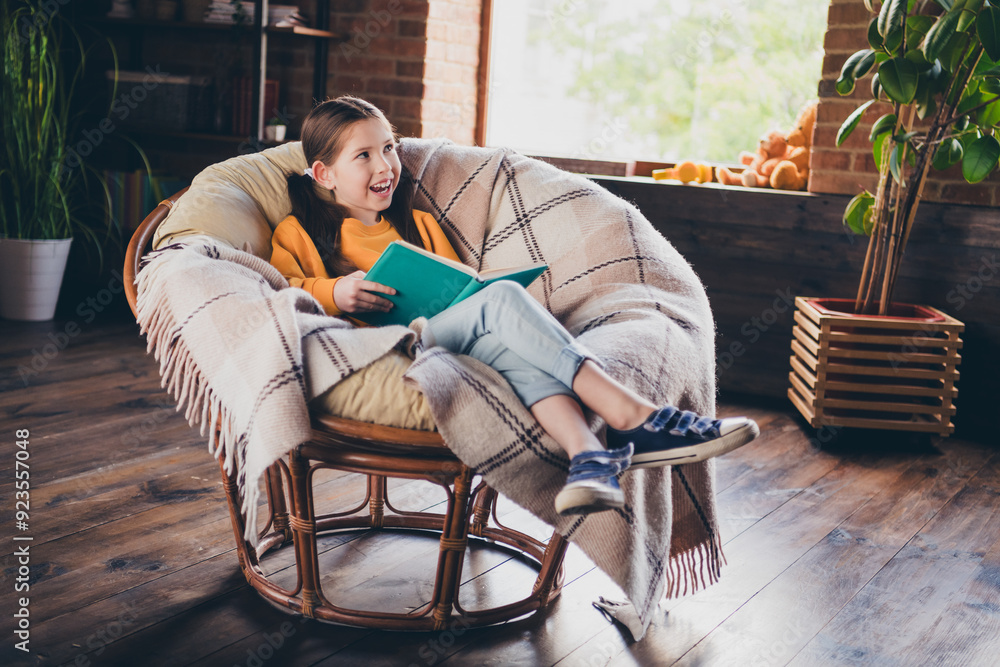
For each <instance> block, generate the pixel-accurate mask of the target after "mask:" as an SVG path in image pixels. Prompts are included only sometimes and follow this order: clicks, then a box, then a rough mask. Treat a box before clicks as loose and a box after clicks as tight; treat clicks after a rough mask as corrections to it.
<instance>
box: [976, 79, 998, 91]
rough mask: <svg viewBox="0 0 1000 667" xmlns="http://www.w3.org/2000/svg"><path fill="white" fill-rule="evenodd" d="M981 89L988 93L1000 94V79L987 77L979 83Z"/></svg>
mask: <svg viewBox="0 0 1000 667" xmlns="http://www.w3.org/2000/svg"><path fill="white" fill-rule="evenodd" d="M979 90H981V91H982V92H984V93H986V94H987V95H1000V80H998V79H986V80H984V81H983V82H982V83H981V84H979Z"/></svg>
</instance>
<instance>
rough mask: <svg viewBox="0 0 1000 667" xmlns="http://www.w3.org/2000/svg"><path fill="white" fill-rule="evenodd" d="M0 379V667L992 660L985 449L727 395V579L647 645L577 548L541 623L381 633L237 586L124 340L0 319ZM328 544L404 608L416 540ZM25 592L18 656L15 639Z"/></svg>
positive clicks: (994, 545)
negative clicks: (752, 434) (827, 420)
mask: <svg viewBox="0 0 1000 667" xmlns="http://www.w3.org/2000/svg"><path fill="white" fill-rule="evenodd" d="M68 325H72V326H68ZM0 368H2V375H0V378H2V379H0V410H2V414H3V429H2V431H3V438H4V440H3V445H2V450H0V451H2V452H4V454H5V456H4V458H5V460H4V461H3V462H0V468H2V469H3V472H2V475H0V488H2V489H3V495H2V497H3V498H4V507H3V508H2V512H0V517H2V520H0V526H3V531H4V533H5V537H4V544H5V545H6V546H5V547H4V562H3V568H4V581H3V587H4V589H3V593H2V600H3V609H2V610H0V612H2V616H3V618H4V619H5V621H4V632H3V637H4V639H3V648H2V652H0V664H4V665H12V664H18V665H20V664H25V665H29V664H32V665H33V664H41V665H57V664H75V665H142V666H143V667H151V666H154V665H171V666H174V665H188V664H195V665H206V666H207V665H213V666H214V665H226V666H229V665H248V666H257V667H260V666H262V665H432V664H444V665H455V666H457V665H484V664H490V665H552V664H558V665H568V666H572V665H606V664H610V665H669V664H674V663H678V664H684V665H758V664H759V665H786V664H788V665H803V666H813V665H949V666H950V665H996V664H998V655H1000V449H996V448H992V447H991V446H987V445H983V444H974V443H970V442H963V441H959V440H944V441H933V442H930V441H926V442H921V441H909V440H892V439H890V438H887V437H885V436H877V437H872V436H869V435H866V434H859V433H856V432H848V431H842V432H837V431H825V432H820V433H818V434H817V433H814V432H812V431H810V430H808V429H806V428H805V427H804V425H803V423H802V422H801V421H800V420H799V419H798V418H796V417H795V416H793V415H792V414H791V413H790V411H789V410H788V408H787V406H784V405H776V406H775V405H772V406H761V405H759V404H754V403H752V402H750V401H749V400H741V399H736V398H729V399H727V400H724V401H723V403H722V406H721V412H722V413H723V414H736V413H749V414H752V415H753V416H754V417H755V418H756V419H758V421H759V422H760V425H761V428H762V436H761V437H760V438H759V439H758V440H757V441H756V442H755V443H753V444H751V445H750V446H747V447H745V448H743V449H742V450H739V451H737V452H734V453H732V454H730V455H728V456H725V457H722V458H721V459H720V460H719V461H718V491H719V504H720V511H721V515H722V530H723V539H724V544H725V554H726V556H727V558H728V565H727V566H726V567H724V569H723V572H722V581H721V582H720V583H719V584H717V585H716V586H713V587H711V588H709V589H707V590H705V591H702V592H699V593H697V594H695V595H692V596H688V597H685V598H682V599H678V600H669V601H665V602H664V603H663V608H662V612H661V613H659V614H658V616H657V618H656V620H655V622H654V625H653V626H652V627H651V628H650V631H649V633H648V635H647V637H646V638H645V639H644V640H643V641H641V642H637V643H636V642H632V641H631V639H629V638H627V637H628V635H627V633H625V634H623V632H622V631H621V630H620V629H619V628H618V627H617V626H615V625H613V624H611V623H610V622H609V621H608V620H607V619H606V618H605V617H604V616H602V614H601V613H600V612H598V611H597V610H596V609H595V608H594V607H593V606H591V602H592V601H594V600H595V599H597V597H598V596H601V595H603V596H605V597H611V598H614V597H616V595H617V594H618V593H617V591H616V590H615V588H614V586H613V585H612V584H610V583H609V581H608V579H607V578H606V577H605V576H604V575H603V574H602V573H601V572H599V571H597V570H595V569H594V568H593V566H592V565H591V564H590V563H589V561H587V560H586V558H584V557H583V556H582V555H581V553H580V552H579V551H578V550H576V549H571V551H570V553H569V556H568V557H567V561H566V565H567V582H568V583H567V585H566V587H565V589H564V591H563V594H562V596H561V598H560V599H559V600H558V602H557V603H556V604H555V605H554V607H553V608H552V609H551V610H550V611H549V612H548V613H546V614H544V615H542V616H537V617H531V618H528V619H525V620H521V621H517V622H514V623H510V624H507V625H504V626H500V627H496V628H490V629H483V630H466V629H465V628H462V627H460V626H458V627H455V628H453V629H452V630H449V631H446V632H443V633H401V634H394V633H386V632H374V631H369V630H360V629H353V628H342V627H336V626H329V625H323V624H319V623H315V622H312V621H309V622H301V621H300V620H298V619H296V618H294V617H290V616H286V615H284V614H282V613H280V612H278V611H276V610H274V609H272V608H271V607H270V606H268V605H267V604H266V603H265V602H263V601H262V599H260V598H259V597H257V595H256V594H255V593H254V592H253V591H252V590H251V589H250V588H249V587H248V586H247V584H246V582H245V580H244V579H243V578H242V576H241V575H240V573H239V570H238V567H237V562H236V556H235V552H234V549H233V534H232V529H231V526H230V523H229V518H228V515H227V509H226V502H225V500H224V496H223V491H222V487H221V482H220V480H219V476H218V468H217V465H216V463H215V461H214V460H213V459H212V457H211V456H210V455H209V454H208V452H207V448H206V444H205V441H204V439H203V438H201V437H200V436H199V435H198V434H197V433H196V432H195V431H193V430H191V429H189V428H188V426H187V424H186V423H185V422H184V420H183V419H182V418H181V417H180V416H179V415H177V414H175V413H174V412H173V409H172V407H171V405H170V402H169V400H168V398H167V397H166V395H165V394H164V393H163V392H162V391H161V390H160V388H159V378H158V375H157V369H156V367H155V365H154V363H153V361H152V359H151V358H149V357H147V356H145V347H144V341H143V340H141V339H140V338H139V337H138V335H137V331H136V327H135V325H134V324H131V323H129V322H126V321H125V320H124V318H118V320H117V321H116V320H114V319H111V320H110V321H108V320H103V321H102V320H100V319H98V320H95V321H93V322H87V321H85V319H84V318H80V319H77V320H75V321H70V322H65V321H62V322H56V323H45V324H24V323H12V322H2V321H0ZM778 370H780V371H781V372H784V370H783V369H778ZM776 372H777V371H776ZM960 409H961V407H960ZM18 429H26V430H29V431H30V435H29V438H28V439H29V445H28V451H29V454H30V459H29V460H28V463H29V465H30V483H31V490H30V493H31V496H30V502H31V507H30V516H29V519H28V529H27V530H26V531H18V530H17V529H16V524H15V520H16V517H15V516H14V507H13V504H14V500H13V497H14V479H15V465H16V458H15V457H16V454H15V452H16V443H15V442H14V440H15V432H16V431H17V430H18ZM819 440H822V441H823V444H822V446H819V442H818V441H819ZM422 484H423V483H421V482H410V483H409V484H401V485H397V488H394V490H393V492H394V493H396V494H397V495H398V496H400V497H402V498H404V501H401V502H407V503H410V505H409V506H419V505H421V504H423V505H430V504H434V503H435V502H437V498H435V497H433V496H432V495H428V492H427V490H426V489H425V488H422V486H421V485H422ZM357 490H358V483H357V481H356V480H355V479H354V477H353V476H346V475H341V476H335V475H331V476H330V477H329V478H328V479H326V480H324V482H323V493H322V494H321V495H323V497H326V498H333V499H336V498H343V497H347V496H348V495H350V494H351V493H355V492H356V491H357ZM505 511H507V512H509V513H510V517H511V519H512V520H515V519H517V518H518V515H519V514H520V512H518V511H517V510H516V509H515V508H513V507H510V506H507V507H506V510H505ZM520 518H521V519H524V517H523V516H521V517H520ZM15 536H19V537H31V538H32V540H31V541H30V542H29V541H14V540H13V539H12V538H13V537H15ZM380 540H383V541H380ZM384 540H389V541H388V542H386V541H384ZM25 544H27V545H29V546H30V551H29V553H30V556H29V564H28V567H29V570H30V574H29V575H28V577H27V579H28V583H29V584H30V591H29V592H28V593H15V592H14V591H15V586H16V585H17V583H18V580H19V579H20V580H21V581H22V582H23V580H24V577H23V576H20V575H19V571H18V568H19V567H20V565H21V563H19V562H18V558H17V557H16V556H14V555H13V552H14V550H15V549H17V548H19V547H20V546H23V545H25ZM338 545H339V546H338ZM327 546H329V547H330V549H331V551H330V553H336V554H339V555H338V556H337V558H338V559H339V560H337V567H338V568H341V572H346V573H349V574H352V577H353V579H354V580H355V581H357V579H358V572H360V571H361V568H362V567H369V568H371V574H372V575H374V574H379V573H380V574H382V575H383V577H382V578H381V579H371V580H370V581H367V582H365V584H363V585H362V586H360V587H359V586H356V585H355V584H352V586H354V587H353V588H351V587H349V588H348V590H347V592H346V594H348V595H353V596H355V597H356V598H357V599H361V600H364V599H365V598H366V597H368V598H378V597H379V596H388V595H390V594H391V593H392V592H393V591H396V592H398V591H401V590H407V587H408V586H410V584H408V583H407V582H406V581H405V579H406V576H407V575H408V574H410V573H414V572H417V573H419V572H421V571H423V568H424V566H425V564H424V562H423V561H424V560H426V553H427V552H428V549H427V546H428V545H427V542H426V539H423V538H421V537H419V536H406V535H394V536H388V537H384V536H383V537H380V538H378V539H373V538H370V537H365V538H361V537H356V538H355V539H348V538H341V539H339V540H338V541H337V544H328V545H327ZM431 553H433V547H431ZM504 561H507V562H504ZM524 569H525V566H523V565H520V564H519V563H517V562H516V561H510V560H509V559H507V558H497V557H496V556H495V555H492V556H491V555H489V554H482V553H477V554H476V555H475V556H474V557H472V558H471V559H470V568H469V572H473V573H475V574H477V575H479V576H478V577H477V578H476V579H475V580H474V581H473V582H472V583H470V585H469V586H467V587H465V588H463V591H465V590H466V588H467V589H469V592H468V594H469V595H471V596H474V597H477V598H479V597H483V596H485V597H490V598H495V597H498V596H501V597H502V596H503V595H505V594H508V589H509V587H510V585H511V584H512V583H518V582H521V581H523V580H525V579H526V578H527V579H529V580H530V574H528V575H527V576H526V573H524V572H523V570H524ZM470 576H471V575H470ZM464 594H465V593H464V592H463V595H464ZM21 596H24V597H28V598H29V599H30V602H29V605H28V610H29V619H30V654H25V653H22V652H20V651H17V650H15V649H14V647H13V643H14V640H12V639H11V637H13V634H12V630H13V629H12V628H11V621H12V617H13V614H15V613H17V611H18V609H19V604H18V602H17V598H18V597H21Z"/></svg>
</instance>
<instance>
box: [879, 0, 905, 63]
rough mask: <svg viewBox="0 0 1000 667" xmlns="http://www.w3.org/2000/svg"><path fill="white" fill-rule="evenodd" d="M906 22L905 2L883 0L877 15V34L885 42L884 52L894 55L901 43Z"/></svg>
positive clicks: (903, 0) (900, 0) (901, 0)
mask: <svg viewBox="0 0 1000 667" xmlns="http://www.w3.org/2000/svg"><path fill="white" fill-rule="evenodd" d="M905 20H906V0H885V1H884V2H883V3H882V8H881V9H880V10H879V13H878V33H879V34H880V35H882V38H883V39H884V41H885V50H886V51H888V52H889V53H894V52H895V51H896V49H898V48H899V45H900V44H902V43H903V27H904V25H905V24H904V21H905Z"/></svg>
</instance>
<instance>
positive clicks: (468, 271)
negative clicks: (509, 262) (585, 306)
mask: <svg viewBox="0 0 1000 667" xmlns="http://www.w3.org/2000/svg"><path fill="white" fill-rule="evenodd" d="M546 268H548V267H547V266H546V265H544V264H541V265H536V266H529V267H520V268H515V269H501V270H499V271H489V272H487V273H486V274H484V276H489V279H488V280H483V278H482V277H480V276H478V275H477V274H476V272H475V270H473V269H472V268H470V267H468V266H466V265H465V264H462V263H460V262H455V261H454V260H450V259H447V258H444V257H439V256H437V255H435V254H434V253H432V252H429V251H427V250H424V249H423V248H419V247H417V246H414V245H412V244H410V243H406V242H405V241H393V242H392V243H390V244H389V245H388V247H387V248H386V249H385V250H384V251H383V252H382V255H381V256H380V257H379V258H378V261H376V262H375V264H374V265H373V266H372V268H371V270H369V271H368V273H367V274H366V275H365V279H366V280H370V281H372V282H376V283H379V284H382V285H387V286H389V287H392V288H394V289H395V290H396V294H395V295H392V296H387V295H383V296H385V298H387V299H389V301H392V303H393V308H392V310H390V311H389V312H388V313H364V314H355V315H354V317H355V318H356V319H359V320H362V321H364V322H367V323H368V324H373V325H376V326H382V325H385V324H403V325H406V324H409V323H410V322H412V321H413V320H415V319H416V318H418V317H427V318H431V317H433V316H435V315H437V314H438V313H440V312H441V311H443V310H445V309H446V308H448V307H450V306H452V305H454V304H455V303H458V302H459V301H461V300H462V299H465V298H467V297H469V296H471V295H472V294H475V293H476V292H478V291H479V290H481V289H482V288H483V287H485V286H486V285H488V284H489V283H490V282H494V281H496V280H501V279H513V280H517V281H518V282H520V283H521V284H522V285H524V286H527V285H529V284H530V283H531V282H532V281H533V280H535V278H537V277H538V276H539V275H541V274H542V272H544V271H545V269H546Z"/></svg>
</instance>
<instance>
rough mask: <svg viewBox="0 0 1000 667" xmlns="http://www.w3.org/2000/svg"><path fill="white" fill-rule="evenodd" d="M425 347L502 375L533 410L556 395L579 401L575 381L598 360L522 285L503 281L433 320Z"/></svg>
mask: <svg viewBox="0 0 1000 667" xmlns="http://www.w3.org/2000/svg"><path fill="white" fill-rule="evenodd" d="M420 344H421V346H422V347H423V348H425V349H426V348H430V347H434V346H440V347H443V348H445V349H446V350H448V351H449V352H453V353H455V354H467V355H469V356H470V357H473V358H474V359H478V360H479V361H481V362H483V363H484V364H488V365H489V366H491V367H492V368H493V369H494V370H496V371H497V372H499V373H500V374H501V375H502V376H503V377H504V379H505V380H507V382H508V383H510V386H511V387H512V388H513V389H514V393H516V394H517V396H518V398H520V399H521V401H522V402H523V403H524V404H525V405H526V406H528V407H531V406H532V405H533V404H534V403H537V402H538V401H540V400H541V399H543V398H547V397H549V396H554V395H556V394H566V395H568V396H573V397H574V398H575V397H576V394H574V393H573V389H572V387H573V378H574V376H576V372H577V370H579V368H580V364H582V363H583V362H584V360H585V359H590V360H592V361H594V362H595V363H599V362H597V359H596V358H595V357H594V356H593V355H592V354H591V353H590V352H588V351H587V350H586V348H584V347H583V346H582V345H580V344H579V343H577V342H576V341H574V340H573V336H572V335H571V334H570V333H569V332H568V331H566V329H565V328H564V327H563V326H562V324H560V323H559V321H558V320H557V319H556V318H555V317H553V316H552V314H551V313H550V312H549V311H547V310H545V308H543V307H542V306H541V304H539V303H538V302H537V301H535V300H534V299H533V298H532V297H531V296H530V295H529V294H528V292H527V291H525V289H524V288H523V287H521V285H519V284H518V283H515V282H514V281H511V280H501V281H498V282H495V283H493V284H492V285H489V286H488V287H486V288H485V289H483V290H481V291H480V292H478V293H477V294H474V295H473V296H471V297H469V298H468V299H465V300H464V301H461V302H460V303H458V304H456V305H454V306H452V307H451V308H449V309H447V310H445V311H443V312H441V313H438V314H437V315H435V316H434V317H432V318H431V319H430V320H429V321H428V323H427V326H426V327H424V330H423V333H422V334H421V338H420Z"/></svg>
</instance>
